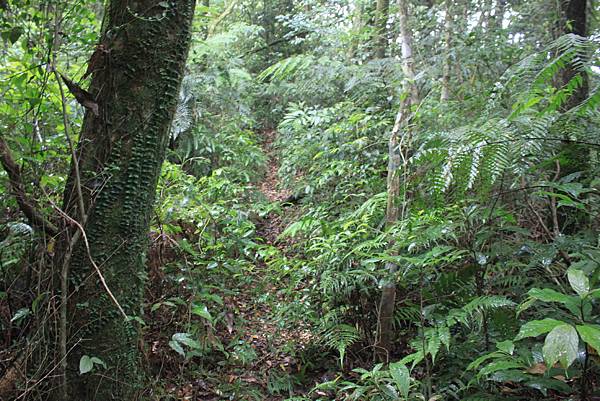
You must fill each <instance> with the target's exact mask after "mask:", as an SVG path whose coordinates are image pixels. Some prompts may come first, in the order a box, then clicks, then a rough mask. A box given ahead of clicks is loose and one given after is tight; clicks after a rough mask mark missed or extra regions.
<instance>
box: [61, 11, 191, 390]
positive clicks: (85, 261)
mask: <svg viewBox="0 0 600 401" xmlns="http://www.w3.org/2000/svg"><path fill="white" fill-rule="evenodd" d="M194 5H195V1H194V0H169V1H159V0H137V1H131V0H112V1H110V4H109V5H108V6H107V10H106V18H105V22H104V28H103V33H102V38H101V45H99V46H98V50H97V52H98V53H97V55H96V57H92V60H95V62H94V65H93V69H94V71H93V75H92V83H91V86H90V89H89V92H90V93H91V95H92V96H93V101H94V102H96V103H97V105H98V110H97V113H95V112H93V111H90V110H88V112H87V113H86V116H85V120H84V124H83V128H82V132H81V135H80V139H79V144H78V148H77V156H78V158H79V163H78V165H79V172H80V177H77V174H76V172H75V171H76V170H75V169H74V168H72V171H71V174H70V177H69V179H68V181H67V185H66V188H65V195H64V208H65V210H66V211H67V213H68V214H69V215H70V216H71V217H72V218H73V219H75V220H78V221H81V215H82V213H81V212H80V210H79V209H80V206H79V205H80V204H82V203H83V204H84V205H85V214H86V215H87V218H85V232H86V235H87V239H88V241H89V252H88V250H87V248H86V246H85V243H84V241H83V240H79V241H78V242H77V244H76V245H75V246H74V250H73V252H72V257H71V261H70V264H69V273H70V274H69V293H70V296H69V303H68V308H69V314H68V316H69V320H68V323H69V325H68V331H69V333H68V334H69V335H68V349H69V350H70V352H69V353H68V358H67V360H68V370H67V386H66V389H67V394H68V400H72V401H74V400H76V401H93V400H99V401H108V400H134V399H138V398H139V394H140V388H141V385H142V384H143V369H142V368H141V366H140V358H139V356H140V353H139V349H138V337H139V330H138V328H137V324H138V323H136V322H135V320H131V319H129V320H125V319H124V317H123V315H122V314H121V312H119V310H118V309H117V307H116V306H115V303H114V302H113V300H111V298H110V297H109V296H108V294H107V291H106V290H105V289H104V287H103V285H102V284H101V281H100V276H99V274H98V273H97V272H96V269H95V267H94V265H93V263H92V262H91V260H93V261H94V262H95V264H96V265H97V266H99V268H100V269H101V272H102V275H103V276H104V278H105V279H106V283H107V285H108V287H109V288H110V289H111V291H112V293H113V294H114V296H115V298H116V299H117V300H118V302H119V303H120V305H121V306H122V307H123V310H124V311H125V313H126V314H127V315H128V316H130V317H136V316H141V312H142V301H143V298H142V296H143V290H144V284H145V277H146V273H145V255H146V251H147V245H148V241H147V238H148V230H149V224H150V216H151V211H152V207H153V202H154V199H155V190H156V184H157V180H158V176H159V172H160V168H161V165H162V162H163V160H164V157H165V150H166V147H167V143H168V135H169V126H170V124H171V120H172V118H173V114H174V111H175V107H176V102H177V94H178V91H179V86H180V83H181V78H182V75H183V70H184V66H185V61H186V58H187V53H188V49H189V43H190V34H191V26H192V20H193V14H194ZM78 182H80V183H81V189H82V191H81V192H82V197H83V202H81V196H80V195H78V191H77V186H78V184H77V183H78ZM74 231H75V228H72V229H71V232H70V233H69V232H68V233H66V234H65V235H64V237H63V238H62V241H61V244H62V248H68V246H67V245H66V244H68V243H69V237H70V236H72V235H73V233H74ZM65 254H68V252H66V251H63V252H62V257H63V258H64V255H65ZM59 259H60V256H59ZM59 262H61V261H60V260H59ZM84 355H87V356H90V357H97V358H100V359H101V360H102V361H103V362H104V363H105V364H106V365H107V368H106V369H104V368H102V367H99V366H96V367H95V369H94V370H93V371H92V372H90V373H87V374H84V375H80V374H79V362H80V359H81V357H82V356H84ZM63 394H64V392H63ZM65 401H67V400H65Z"/></svg>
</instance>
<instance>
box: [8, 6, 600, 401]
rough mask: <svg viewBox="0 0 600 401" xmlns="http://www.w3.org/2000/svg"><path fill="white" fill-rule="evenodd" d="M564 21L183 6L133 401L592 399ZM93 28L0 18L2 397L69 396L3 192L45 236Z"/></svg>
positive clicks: (587, 204)
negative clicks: (185, 43)
mask: <svg viewBox="0 0 600 401" xmlns="http://www.w3.org/2000/svg"><path fill="white" fill-rule="evenodd" d="M163 3H164V7H165V8H168V7H169V5H168V4H169V2H160V4H159V6H160V7H163ZM562 3H564V4H562ZM562 3H561V2H550V1H545V0H535V1H520V0H494V1H492V0H489V1H488V0H455V1H451V0H430V1H420V0H411V1H405V0H400V1H399V2H398V4H396V3H391V4H388V5H387V6H386V7H383V6H382V5H383V4H386V2H385V1H383V0H378V1H367V0H335V1H316V0H302V1H295V2H294V1H288V0H277V1H267V0H264V1H258V2H251V1H246V0H227V1H217V0H215V1H214V2H204V3H202V4H198V5H197V7H196V16H195V19H194V36H193V39H192V47H191V50H190V54H189V58H188V63H187V67H186V71H185V77H184V79H183V82H182V85H181V87H180V95H179V103H178V106H177V110H176V112H175V117H174V120H173V123H172V125H171V133H170V143H169V146H168V150H167V155H166V162H165V163H164V164H163V167H162V174H161V177H160V179H159V183H158V188H157V195H156V202H155V206H154V210H153V218H152V223H151V226H152V228H151V232H150V233H149V243H150V249H149V251H148V254H147V256H146V264H147V274H146V277H144V279H145V280H146V283H147V285H146V290H145V302H144V304H143V305H140V306H139V314H138V315H136V316H129V317H128V319H129V320H131V321H134V322H135V324H137V325H139V327H140V332H141V340H140V349H141V354H142V359H143V362H142V364H143V366H144V367H145V371H146V373H147V374H146V377H144V380H147V381H148V383H151V384H152V385H149V386H148V388H147V389H146V391H145V393H144V394H143V395H142V397H144V398H143V399H153V400H175V399H206V400H213V399H214V400H221V399H223V400H225V399H230V400H237V399H239V400H247V399H256V400H264V399H273V400H284V399H286V400H290V401H291V400H296V401H300V400H430V401H431V400H473V401H474V400H530V399H531V400H535V399H539V400H547V399H574V400H575V399H581V400H592V399H595V397H597V396H599V395H600V382H599V381H598V377H600V376H598V375H599V374H600V359H599V356H598V354H599V353H600V242H599V241H600V237H599V236H598V229H599V228H600V221H599V214H600V198H599V197H598V195H599V193H598V191H599V190H600V181H599V179H598V173H599V172H600V164H599V158H598V149H599V148H600V141H599V140H598V138H600V128H599V127H600V125H599V123H600V113H599V105H600V93H599V92H598V85H599V84H600V78H599V74H600V59H599V55H600V42H599V37H600V36H599V31H598V24H597V21H596V19H595V18H596V16H597V13H598V12H599V11H600V9H599V8H598V5H597V3H596V2H595V1H587V2H585V1H583V2H581V1H575V0H571V1H564V2H562ZM571 3H572V4H571ZM565 4H566V6H565ZM581 4H583V9H578V8H577V7H578V5H581ZM569 5H571V6H572V8H575V11H576V12H575V14H577V15H575V17H577V16H578V17H580V16H581V14H583V18H584V22H585V23H584V26H585V28H584V32H581V31H578V30H577V29H579V28H578V27H579V25H578V24H579V23H580V20H577V19H572V18H573V15H571V14H569V11H568V10H569ZM160 7H159V8H160ZM403 7H404V8H406V9H407V10H408V16H407V17H408V26H407V27H405V28H407V29H408V31H410V35H411V37H412V44H411V46H412V58H413V59H414V60H413V61H414V65H415V70H416V76H415V77H414V79H409V78H410V77H409V74H407V71H406V69H405V68H403V67H404V65H403V60H404V61H405V59H403V57H405V53H403V46H406V44H407V41H406V40H404V41H403V39H405V36H404V35H405V34H404V33H403V30H402V29H400V25H399V24H400V23H401V22H400V19H401V14H402V13H403V11H402V10H403ZM102 8H103V7H102V3H98V2H95V1H89V0H84V1H81V2H75V3H71V2H64V3H63V2H55V1H44V0H8V1H4V2H3V1H0V16H1V17H0V31H1V34H2V35H1V37H2V45H1V47H0V63H1V64H0V65H2V68H1V69H0V93H2V96H3V101H2V103H1V104H0V130H1V131H0V141H1V143H0V145H2V146H0V153H2V154H0V157H2V160H1V161H2V165H3V167H4V169H5V171H0V184H1V185H0V208H2V211H3V215H2V217H1V218H0V223H1V224H2V235H1V236H0V239H2V241H1V242H0V333H2V335H1V338H2V343H3V345H4V347H3V350H1V351H0V356H1V358H0V399H4V398H3V397H6V399H13V398H14V399H24V400H38V399H39V400H41V399H47V397H48V394H49V393H51V392H52V391H53V389H54V386H55V385H56V382H55V381H54V380H55V377H56V376H60V375H61V374H64V371H61V369H62V365H61V363H60V362H61V361H60V358H61V354H60V352H59V351H58V348H57V347H58V345H57V344H58V343H59V340H60V339H59V338H58V337H59V334H57V331H56V329H54V328H53V327H55V326H57V325H58V324H59V323H60V319H61V317H60V314H59V310H60V302H61V287H60V286H59V285H58V279H57V275H58V274H59V268H58V267H57V266H53V258H54V253H55V252H57V251H56V244H55V243H56V241H57V240H56V239H57V237H56V236H55V235H53V234H52V233H50V232H49V230H44V229H40V228H39V227H36V226H35V224H33V223H32V221H31V218H30V216H28V215H27V214H26V213H25V214H24V213H22V212H23V206H22V204H21V203H22V202H19V196H20V194H19V190H20V189H21V190H22V191H23V192H24V193H25V194H26V195H27V198H28V200H29V201H30V203H31V204H33V206H34V208H35V209H36V210H37V211H38V212H39V213H41V214H42V215H43V216H45V218H46V219H47V220H48V222H55V223H56V222H57V221H60V219H61V218H62V215H61V214H60V212H59V210H60V208H61V207H62V204H61V198H62V195H63V193H62V191H63V188H64V186H65V182H66V180H67V177H68V175H69V162H70V161H71V159H72V153H71V152H72V150H73V143H74V141H76V138H77V135H78V133H79V130H80V129H81V125H82V121H83V113H84V109H83V108H82V107H81V106H80V104H79V103H78V101H76V99H75V98H74V96H73V95H72V94H70V93H69V90H68V88H67V86H65V85H64V83H63V81H60V80H59V75H58V74H57V73H55V71H58V72H59V73H60V74H63V75H65V76H67V77H70V79H72V80H73V81H75V82H78V83H79V84H80V85H82V86H83V87H86V85H87V82H88V80H89V78H88V77H87V76H86V74H85V72H86V65H87V64H86V62H87V61H88V57H89V56H90V55H91V54H92V53H93V51H94V48H95V47H96V43H97V40H98V37H99V35H100V32H101V26H102V19H103V11H102ZM572 11H573V10H571V12H572ZM136 18H142V17H136ZM152 18H154V17H152ZM156 18H160V16H158V17H156ZM381 18H383V21H384V23H383V29H382V28H381V25H378V22H377V21H380V20H381ZM149 23H151V21H149ZM382 38H383V39H382ZM382 43H383V45H382ZM381 46H383V48H381ZM382 51H383V53H381V52H382ZM156 62H157V63H161V62H163V61H161V60H156ZM412 90H414V91H415V92H418V101H417V102H414V103H412V104H411V108H410V110H409V112H410V113H409V114H410V115H409V116H408V117H403V118H407V119H406V120H405V121H406V123H405V124H404V125H402V132H401V134H402V135H401V138H402V142H401V147H402V149H403V153H402V155H403V160H402V163H401V165H400V168H399V169H398V171H397V172H396V173H397V174H399V176H400V188H399V199H398V204H399V205H400V217H399V218H398V219H397V220H396V221H394V222H392V224H390V222H389V221H388V220H387V218H386V216H387V214H386V207H387V208H389V202H387V201H388V199H387V198H388V192H389V189H390V187H389V185H390V179H389V177H386V174H388V173H389V171H388V157H389V155H390V154H391V153H392V151H393V149H390V148H388V138H389V136H390V133H391V132H392V130H393V127H394V124H395V122H396V123H398V117H397V114H399V113H398V110H402V108H403V105H404V104H406V103H405V101H406V99H407V98H410V97H412V96H413V95H412V92H411V91H412ZM160 100H161V99H157V101H160ZM7 158H10V159H12V160H14V161H16V165H17V166H18V170H19V175H18V177H15V176H14V175H11V171H9V170H10V169H8V168H7V163H6V159H7ZM16 178H18V180H20V182H17V181H16ZM95 190H97V191H102V187H101V186H99V187H98V188H96V189H95ZM15 195H16V196H15ZM388 211H389V209H388ZM55 234H56V233H55ZM386 263H387V264H390V263H392V264H393V265H395V266H397V269H393V270H389V269H386V268H385V266H386ZM390 282H391V283H393V285H394V286H395V288H396V299H395V308H394V316H393V320H394V330H393V343H392V346H391V348H390V349H387V350H385V351H386V353H385V355H386V356H385V358H382V357H381V352H380V350H378V349H377V348H378V346H379V343H378V336H380V335H381V333H380V326H381V324H380V323H381V322H379V321H378V316H379V315H378V313H379V307H380V303H379V302H380V296H381V292H382V287H384V286H385V285H386V283H390ZM80 307H81V308H86V307H87V306H86V304H85V303H83V304H81V305H80ZM70 369H79V373H80V374H82V375H84V374H85V375H95V374H97V375H102V372H103V371H104V370H105V369H111V366H107V364H106V361H104V360H102V359H101V358H98V357H97V356H96V355H84V356H83V357H82V358H81V360H80V364H79V366H77V367H70ZM55 371H56V372H57V373H54V372H55ZM11 397H12V398H11ZM17 397H20V398H17ZM185 397H188V398H185Z"/></svg>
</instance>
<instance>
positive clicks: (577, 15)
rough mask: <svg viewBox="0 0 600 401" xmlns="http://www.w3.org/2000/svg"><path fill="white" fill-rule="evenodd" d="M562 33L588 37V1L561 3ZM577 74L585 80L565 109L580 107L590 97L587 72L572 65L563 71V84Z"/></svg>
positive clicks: (569, 0) (576, 0) (568, 100)
mask: <svg viewBox="0 0 600 401" xmlns="http://www.w3.org/2000/svg"><path fill="white" fill-rule="evenodd" d="M560 5H561V24H562V32H563V33H565V34H569V33H572V34H575V35H579V36H584V37H585V36H587V0H562V1H561V3H560ZM577 74H580V75H581V77H582V78H583V82H582V84H581V86H579V87H578V88H577V89H575V92H574V93H573V94H572V96H571V97H570V98H569V99H567V101H566V102H565V104H564V106H563V109H564V110H569V109H571V108H573V107H576V106H578V105H579V104H581V102H583V101H584V100H585V99H587V97H588V93H589V77H588V75H587V74H586V72H585V71H577V70H576V69H575V68H574V67H573V66H572V65H570V66H568V67H566V68H565V69H564V70H563V71H562V77H561V84H562V85H563V86H564V85H566V84H567V83H569V82H570V81H571V80H572V79H573V78H574V77H575V76H576V75H577Z"/></svg>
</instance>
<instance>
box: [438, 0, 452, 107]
mask: <svg viewBox="0 0 600 401" xmlns="http://www.w3.org/2000/svg"><path fill="white" fill-rule="evenodd" d="M445 8H446V10H445V13H446V15H445V16H444V65H443V66H442V92H441V94H440V101H442V102H447V101H448V100H449V99H450V71H451V69H452V66H451V50H452V0H446V1H445Z"/></svg>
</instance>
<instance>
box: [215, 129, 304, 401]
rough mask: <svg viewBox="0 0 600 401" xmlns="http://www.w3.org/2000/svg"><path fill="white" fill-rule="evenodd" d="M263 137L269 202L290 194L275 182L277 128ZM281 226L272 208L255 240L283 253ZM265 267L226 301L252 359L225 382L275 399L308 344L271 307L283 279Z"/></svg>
mask: <svg viewBox="0 0 600 401" xmlns="http://www.w3.org/2000/svg"><path fill="white" fill-rule="evenodd" d="M263 135H264V136H263V143H262V148H263V151H264V152H265V154H266V155H267V157H268V161H267V170H266V173H265V176H264V178H263V180H262V181H261V182H260V183H258V184H257V188H258V189H259V190H260V192H261V193H262V194H263V195H264V196H265V197H266V198H267V200H268V201H269V202H270V203H274V202H281V201H283V200H285V199H286V198H288V197H289V196H290V192H289V191H288V190H285V189H281V188H280V185H279V184H280V182H279V178H278V175H277V171H278V169H279V160H278V159H277V155H276V151H275V149H274V142H275V140H276V138H277V132H276V131H274V130H269V131H264V133H263ZM284 229H285V223H284V221H283V219H282V216H281V215H280V214H279V213H277V212H271V213H270V214H269V215H268V216H266V217H265V218H264V219H263V220H262V221H261V222H260V223H259V224H258V225H257V230H256V237H257V241H261V242H262V243H263V244H264V245H266V246H272V247H275V248H277V249H278V251H279V252H281V253H282V254H285V253H286V251H287V250H286V246H287V245H288V244H286V243H282V242H280V241H278V240H277V238H278V236H279V235H280V234H281V232H282V231H283V230H284ZM268 269H269V266H267V264H266V263H265V261H263V260H261V261H259V262H258V264H257V265H256V268H255V270H254V271H253V272H252V273H251V275H252V279H253V280H252V281H253V286H250V287H247V288H240V289H239V293H238V295H237V296H236V297H235V299H229V300H228V302H227V304H228V307H229V308H231V310H233V311H234V313H235V316H236V321H237V322H238V326H237V327H235V328H234V329H233V330H232V333H231V334H232V335H233V336H238V338H239V340H238V342H239V345H240V349H245V350H246V351H247V352H248V353H249V354H250V355H252V356H253V358H252V360H251V361H250V362H249V363H248V364H246V366H245V367H244V369H243V374H240V369H237V368H235V367H232V369H231V370H230V371H229V372H227V373H226V376H227V380H228V381H229V382H230V383H233V382H234V381H236V380H239V381H242V382H244V383H247V384H250V385H257V386H260V387H261V390H262V392H263V395H264V397H265V398H262V399H264V400H271V401H275V400H281V399H284V398H287V397H288V396H289V393H288V392H287V391H283V392H282V393H281V395H274V394H269V393H270V392H273V389H274V388H278V387H283V388H284V387H286V386H289V389H290V390H291V388H292V387H293V384H292V383H288V384H286V383H285V381H286V380H288V381H289V380H290V379H289V378H290V375H292V374H293V373H296V372H297V370H298V368H299V364H298V361H296V360H295V358H294V355H293V354H294V353H295V351H296V350H299V349H301V348H303V347H304V346H305V344H307V343H308V341H309V340H310V334H309V331H308V330H299V328H298V327H285V326H284V325H282V324H281V322H280V319H278V318H277V316H276V309H277V307H278V306H280V305H281V304H283V303H284V295H283V294H282V290H283V289H284V287H285V283H282V282H276V280H273V275H272V274H270V273H272V272H269V271H268ZM240 322H241V326H240Z"/></svg>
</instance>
